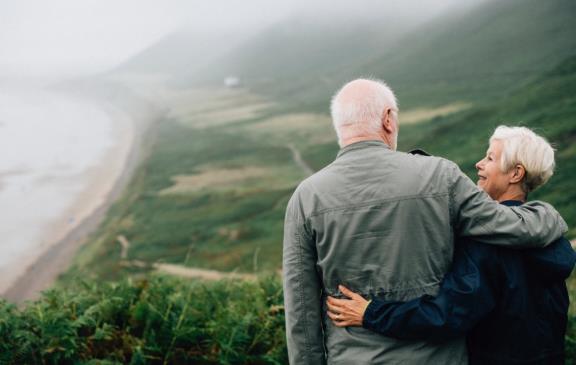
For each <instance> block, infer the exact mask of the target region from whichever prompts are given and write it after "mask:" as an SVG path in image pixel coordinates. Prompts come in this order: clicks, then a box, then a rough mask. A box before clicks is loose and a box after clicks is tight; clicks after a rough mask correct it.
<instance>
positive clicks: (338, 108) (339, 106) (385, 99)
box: [330, 79, 398, 143]
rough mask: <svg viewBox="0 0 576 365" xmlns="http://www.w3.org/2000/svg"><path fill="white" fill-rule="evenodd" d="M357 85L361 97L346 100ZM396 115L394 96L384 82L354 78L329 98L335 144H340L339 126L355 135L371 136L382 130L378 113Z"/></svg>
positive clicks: (380, 114) (340, 132)
mask: <svg viewBox="0 0 576 365" xmlns="http://www.w3.org/2000/svg"><path fill="white" fill-rule="evenodd" d="M359 84H361V85H362V86H363V88H362V90H363V93H362V95H358V97H350V94H352V95H353V94H354V91H353V90H352V91H351V90H350V89H353V88H355V87H356V86H358V85H359ZM387 108H389V109H392V110H393V111H395V112H398V106H397V101H396V96H395V95H394V92H393V91H392V89H390V87H388V85H386V83H385V82H383V81H381V80H377V79H357V80H354V81H351V82H349V83H347V84H346V85H344V86H342V88H341V89H340V90H338V92H336V94H334V96H333V97H332V102H331V104H330V112H331V115H332V123H333V125H334V129H335V130H336V134H337V135H338V142H339V143H340V142H341V141H342V127H344V126H348V127H351V128H349V129H353V130H354V131H355V132H357V133H358V134H374V133H378V132H380V130H381V129H382V113H383V112H384V111H385V110H386V109H387Z"/></svg>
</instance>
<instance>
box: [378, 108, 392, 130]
mask: <svg viewBox="0 0 576 365" xmlns="http://www.w3.org/2000/svg"><path fill="white" fill-rule="evenodd" d="M381 121H382V128H384V130H385V131H386V132H387V133H390V134H392V133H394V123H393V122H392V109H390V108H386V109H384V111H383V112H382V118H381Z"/></svg>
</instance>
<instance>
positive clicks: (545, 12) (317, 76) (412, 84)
mask: <svg viewBox="0 0 576 365" xmlns="http://www.w3.org/2000/svg"><path fill="white" fill-rule="evenodd" d="M575 17H576V4H575V3H574V2H573V1H570V0H548V1H540V0H507V1H487V2H485V3H482V4H480V5H479V6H478V7H476V8H473V9H467V10H466V11H464V10H462V11H461V12H459V13H457V14H448V15H446V16H444V17H441V18H439V19H434V20H432V21H430V22H429V23H428V24H426V25H424V26H422V27H420V28H418V29H416V30H413V29H410V27H408V26H406V25H399V24H394V23H387V22H373V23H370V24H355V23H350V24H335V25H332V26H322V25H321V23H319V24H315V23H312V24H311V23H310V22H304V21H300V22H299V21H295V20H291V21H288V22H286V23H284V24H280V25H277V26H275V27H273V28H271V29H270V30H269V31H268V32H265V33H263V34H261V35H259V36H258V37H255V38H254V39H252V40H251V41H249V42H247V43H246V44H244V45H243V46H242V47H240V48H238V49H237V50H236V51H233V52H231V53H230V54H228V55H226V57H225V58H223V59H222V60H220V61H219V62H215V63H213V64H212V65H211V66H210V67H208V68H206V69H203V70H202V71H201V72H197V73H195V74H194V75H196V76H194V77H192V79H194V78H202V77H203V76H204V75H208V78H213V77H214V76H215V75H217V76H218V77H217V78H216V80H217V81H218V82H220V80H221V79H222V77H224V76H226V75H228V74H231V73H232V74H236V75H239V76H241V77H242V78H243V80H244V81H245V83H246V85H247V86H248V87H249V88H250V89H251V90H253V91H255V92H258V93H262V94H265V95H273V96H274V97H275V98H279V99H281V100H283V101H284V102H283V104H282V105H281V106H282V107H283V108H285V109H286V108H287V107H288V106H287V105H286V103H288V104H290V105H291V106H292V107H294V108H298V109H299V110H307V111H313V112H320V111H323V110H325V107H326V104H327V100H328V98H329V96H330V95H331V94H332V93H333V92H334V90H336V89H337V88H338V86H340V85H341V84H342V83H343V82H345V81H347V80H349V79H351V78H355V77H358V76H373V77H380V78H383V79H385V80H387V81H388V82H389V83H390V84H391V85H393V86H394V89H395V90H396V92H397V93H398V95H399V97H400V100H401V101H402V106H403V107H404V108H407V107H413V106H418V105H440V104H445V103H450V102H453V101H455V100H464V101H471V102H477V101H479V100H480V101H485V100H494V99H495V98H498V97H501V96H502V95H505V94H506V93H507V91H508V90H509V89H510V87H515V86H518V84H520V83H523V82H525V80H526V79H529V78H530V77H533V76H534V75H536V74H539V73H542V72H545V71H547V70H549V69H551V68H552V67H554V66H555V65H556V64H558V63H559V62H561V61H562V60H563V59H565V58H566V57H567V56H568V55H570V54H572V53H573V52H574V49H576V27H574V25H573V23H574V21H573V20H574V18H575ZM387 19H388V18H387Z"/></svg>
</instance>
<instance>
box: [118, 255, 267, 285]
mask: <svg viewBox="0 0 576 365" xmlns="http://www.w3.org/2000/svg"><path fill="white" fill-rule="evenodd" d="M121 265H122V266H127V267H140V268H151V269H154V270H156V271H158V272H161V273H163V274H169V275H174V276H179V277H182V278H189V279H203V280H222V279H240V280H256V275H254V274H241V273H236V272H223V271H216V270H208V269H199V268H195V267H188V266H183V265H176V264H166V263H153V264H150V263H147V262H145V261H139V260H130V261H127V260H126V261H122V262H121Z"/></svg>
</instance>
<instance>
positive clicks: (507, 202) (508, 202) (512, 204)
mask: <svg viewBox="0 0 576 365" xmlns="http://www.w3.org/2000/svg"><path fill="white" fill-rule="evenodd" d="M500 204H502V205H505V206H507V207H517V206H519V205H522V204H524V203H523V202H521V201H520V200H504V201H503V202H500Z"/></svg>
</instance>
